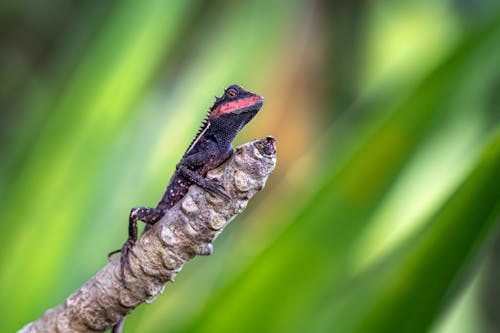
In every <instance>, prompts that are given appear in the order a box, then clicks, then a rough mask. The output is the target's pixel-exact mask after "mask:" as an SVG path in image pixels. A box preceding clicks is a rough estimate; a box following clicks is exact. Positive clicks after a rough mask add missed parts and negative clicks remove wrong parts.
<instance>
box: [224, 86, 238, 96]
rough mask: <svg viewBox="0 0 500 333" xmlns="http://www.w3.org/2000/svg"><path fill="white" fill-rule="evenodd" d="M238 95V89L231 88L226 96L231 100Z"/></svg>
mask: <svg viewBox="0 0 500 333" xmlns="http://www.w3.org/2000/svg"><path fill="white" fill-rule="evenodd" d="M237 94H238V92H237V91H236V89H234V88H229V89H228V90H227V91H226V95H227V96H228V97H231V98H233V97H236V95H237Z"/></svg>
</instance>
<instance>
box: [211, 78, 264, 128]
mask: <svg viewBox="0 0 500 333" xmlns="http://www.w3.org/2000/svg"><path fill="white" fill-rule="evenodd" d="M263 104H264V97H262V96H260V95H257V94H254V93H252V92H249V91H246V90H245V89H243V88H242V87H240V86H238V85H236V84H233V85H231V86H229V87H227V88H226V89H225V90H224V95H222V96H221V97H216V98H215V103H214V105H213V106H212V107H211V108H210V115H209V121H212V120H215V119H220V120H224V119H227V120H228V121H229V120H230V122H231V123H234V121H238V122H240V123H241V126H244V125H245V124H246V123H248V122H249V121H250V120H252V118H253V117H254V116H255V115H256V114H257V112H259V110H260V108H261V107H262V105H263Z"/></svg>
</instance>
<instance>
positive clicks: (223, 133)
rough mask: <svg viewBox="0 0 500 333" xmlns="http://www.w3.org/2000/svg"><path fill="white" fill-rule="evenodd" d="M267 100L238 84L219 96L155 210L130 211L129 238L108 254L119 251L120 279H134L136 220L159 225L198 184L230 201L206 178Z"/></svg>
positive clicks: (222, 191)
mask: <svg viewBox="0 0 500 333" xmlns="http://www.w3.org/2000/svg"><path fill="white" fill-rule="evenodd" d="M263 103H264V98H263V97H262V96H259V95H257V94H254V93H251V92H249V91H246V90H245V89H243V88H242V87H240V86H238V85H231V86H229V87H228V88H226V89H225V91H224V95H223V96H222V97H216V98H215V103H214V105H213V106H212V107H211V108H210V111H209V113H208V116H207V118H206V119H205V121H204V122H203V124H202V127H201V128H200V130H199V132H198V134H197V135H196V137H195V139H194V140H193V142H192V143H191V145H190V146H189V148H188V149H187V151H186V152H185V153H184V156H183V157H182V159H181V161H180V162H179V163H178V164H177V166H176V170H175V172H174V174H173V176H172V178H171V179H170V182H169V184H168V186H167V189H166V190H165V193H164V194H163V197H162V198H161V200H160V202H159V203H158V205H157V206H156V207H155V208H152V207H135V208H132V209H131V211H130V216H129V231H128V239H127V241H126V242H125V243H124V244H123V246H122V248H121V249H119V250H116V251H113V252H110V253H109V254H108V257H111V256H112V255H113V254H115V253H118V252H120V253H121V256H120V262H121V276H122V281H124V282H125V268H127V269H128V271H129V272H130V274H131V275H132V276H135V274H134V272H133V270H132V269H131V267H130V262H129V255H130V253H132V254H133V252H132V247H133V245H134V244H135V242H136V241H137V221H143V222H144V223H146V224H147V225H146V228H145V230H148V229H149V228H150V227H151V226H152V225H153V224H155V223H156V222H158V221H159V220H160V219H161V217H162V216H163V215H165V212H166V211H167V210H168V209H170V208H171V207H172V206H174V205H175V204H176V203H177V202H178V201H179V200H181V199H182V198H183V197H184V196H185V195H186V193H187V191H188V189H189V186H191V185H193V184H196V185H198V186H200V187H202V188H204V189H205V190H207V191H208V192H210V193H212V194H214V195H218V196H221V197H222V198H224V199H225V200H230V198H229V196H228V195H227V194H226V193H225V192H224V189H223V188H222V187H221V186H220V185H218V184H216V183H214V182H211V181H209V180H207V179H205V176H206V174H207V172H208V171H210V170H212V169H215V168H216V167H218V166H220V165H221V164H222V163H224V161H226V160H227V159H228V158H229V157H230V156H231V154H232V153H233V147H232V143H233V140H234V138H235V137H236V135H238V133H239V132H240V131H241V129H242V128H243V127H244V126H245V125H246V124H247V123H248V122H249V121H250V120H252V118H253V117H255V115H256V114H257V113H258V112H259V110H260V108H261V107H262V105H263Z"/></svg>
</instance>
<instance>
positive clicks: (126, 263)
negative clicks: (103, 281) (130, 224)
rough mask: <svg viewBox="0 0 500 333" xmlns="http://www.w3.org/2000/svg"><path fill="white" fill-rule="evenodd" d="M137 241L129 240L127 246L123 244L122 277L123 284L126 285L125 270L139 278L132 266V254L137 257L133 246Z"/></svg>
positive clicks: (121, 254) (121, 256) (121, 253)
mask: <svg viewBox="0 0 500 333" xmlns="http://www.w3.org/2000/svg"><path fill="white" fill-rule="evenodd" d="M134 244H135V241H134V240H133V239H130V238H129V239H127V241H126V242H125V244H123V246H122V248H121V250H120V275H121V278H122V281H123V283H124V284H125V269H127V270H128V271H129V273H130V275H132V276H133V277H137V276H136V275H135V273H134V271H133V269H132V266H131V265H130V254H132V255H134V256H135V253H134V251H133V250H132V246H134Z"/></svg>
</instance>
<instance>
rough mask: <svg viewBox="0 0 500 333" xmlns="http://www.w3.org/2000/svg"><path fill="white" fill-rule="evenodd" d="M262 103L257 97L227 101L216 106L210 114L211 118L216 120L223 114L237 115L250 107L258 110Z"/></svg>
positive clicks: (260, 98) (260, 97)
mask: <svg viewBox="0 0 500 333" xmlns="http://www.w3.org/2000/svg"><path fill="white" fill-rule="evenodd" d="M263 101H264V99H263V98H262V96H259V95H253V96H249V97H243V98H240V99H237V100H229V101H227V102H225V103H222V104H221V105H219V106H217V108H216V109H215V110H214V111H213V113H212V117H214V118H216V117H219V116H222V115H224V114H229V113H239V112H238V111H240V112H243V111H245V110H247V109H250V108H252V107H256V108H260V107H261V106H262V103H263Z"/></svg>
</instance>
